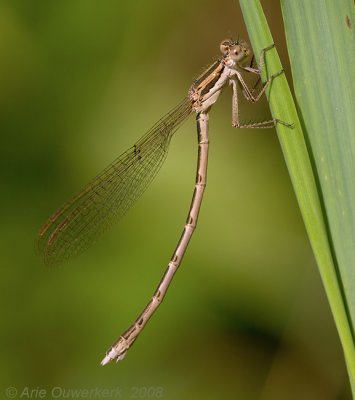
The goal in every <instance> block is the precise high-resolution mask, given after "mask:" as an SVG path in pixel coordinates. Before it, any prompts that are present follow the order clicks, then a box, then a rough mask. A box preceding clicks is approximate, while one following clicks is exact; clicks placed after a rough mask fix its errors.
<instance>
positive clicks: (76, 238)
mask: <svg viewBox="0 0 355 400" xmlns="http://www.w3.org/2000/svg"><path fill="white" fill-rule="evenodd" d="M272 47H273V45H271V46H269V47H267V48H265V49H263V50H262V52H261V54H260V59H259V65H258V66H253V63H250V64H249V65H247V63H246V61H247V59H248V58H249V56H251V51H250V49H249V46H248V45H247V43H245V42H244V41H240V40H236V41H234V40H232V39H226V40H224V41H222V43H221V45H220V50H221V52H222V56H221V57H220V58H219V59H218V60H217V61H216V62H214V63H213V64H212V65H211V66H210V67H209V68H208V69H207V70H206V71H205V72H204V73H203V74H202V75H201V76H200V77H199V78H198V79H196V80H195V81H194V83H193V84H192V86H191V87H190V89H189V91H188V95H187V97H186V98H185V99H184V100H183V101H182V102H181V103H180V104H179V105H178V106H176V107H175V108H174V109H173V110H172V111H170V112H169V113H168V114H166V115H165V116H164V117H163V118H162V119H161V120H160V121H158V122H157V123H156V124H155V125H154V126H153V127H152V128H151V129H150V130H149V131H148V132H147V133H146V134H145V135H144V136H143V137H142V138H141V139H140V140H139V141H138V142H137V143H136V144H135V145H134V146H133V147H132V148H130V149H129V150H127V151H126V152H125V153H123V154H122V155H121V156H120V157H118V158H117V159H116V160H115V161H114V162H113V163H112V164H110V165H109V166H108V167H107V168H105V169H104V170H103V171H102V172H101V174H99V175H97V176H96V177H95V178H94V179H93V180H92V181H91V182H89V183H88V184H87V185H86V186H84V187H83V188H82V189H81V190H80V191H79V192H78V193H77V194H76V195H75V196H74V197H72V198H71V199H70V200H69V201H68V202H66V203H65V204H64V205H63V207H61V208H60V209H58V210H57V211H56V212H55V213H54V214H53V215H52V216H51V217H50V218H49V219H48V221H47V222H46V223H45V224H44V225H43V226H42V228H41V229H40V231H39V237H38V241H37V248H38V250H39V252H40V253H41V255H42V256H43V259H44V262H45V263H47V264H59V263H62V262H64V261H66V260H67V259H69V258H70V257H72V256H75V255H77V254H78V253H80V252H82V251H83V250H85V249H86V248H87V247H88V246H89V245H90V244H92V242H93V241H94V240H95V239H96V238H97V237H98V236H99V235H100V234H101V233H102V232H104V231H105V230H106V229H107V228H108V227H109V226H110V225H111V224H112V223H113V222H114V221H116V220H118V219H119V218H120V217H122V216H123V214H125V212H126V211H127V210H128V209H129V208H130V207H131V206H132V205H133V204H134V202H135V201H136V200H137V199H138V198H139V197H140V195H141V194H142V193H143V192H144V190H145V189H146V188H147V186H148V185H149V183H150V182H151V181H152V180H153V178H154V177H155V175H156V174H157V172H158V170H159V168H160V166H161V164H162V163H163V161H164V159H165V156H166V154H167V151H168V146H169V143H170V140H171V138H172V136H173V133H174V132H175V131H176V129H177V128H178V127H179V125H180V124H181V123H182V122H183V121H184V120H185V119H186V118H187V117H188V116H189V115H190V114H191V113H196V120H197V136H198V163H197V174H196V182H195V189H194V193H193V196H192V201H191V205H190V209H189V212H188V216H187V220H186V224H185V226H184V229H183V232H182V235H181V237H180V240H179V242H178V244H177V246H176V249H175V251H174V253H173V255H172V257H171V259H170V262H169V264H168V267H167V269H166V272H165V274H164V276H163V278H162V279H161V282H160V283H159V285H158V287H157V289H156V291H155V293H154V295H153V297H152V298H151V300H150V302H149V303H148V305H147V306H146V307H145V308H144V310H143V311H142V313H141V314H140V315H139V316H138V318H137V319H136V321H135V322H134V323H133V324H132V325H131V326H130V327H129V328H128V329H127V330H126V331H125V332H124V333H123V334H122V335H121V336H120V337H119V338H118V340H117V341H116V342H115V343H114V344H113V345H112V346H111V348H110V349H109V350H108V351H107V353H106V356H105V358H104V359H103V360H102V362H101V364H102V365H105V364H107V363H109V362H110V361H112V360H117V361H119V360H122V359H123V358H124V356H125V355H126V353H127V350H128V349H129V348H130V347H131V346H132V344H133V343H134V341H135V340H136V338H137V336H138V335H139V333H140V332H141V331H142V329H143V328H144V326H145V325H146V323H147V322H148V320H149V319H150V317H151V316H152V315H153V313H154V311H155V310H156V309H157V308H158V306H159V305H160V303H161V302H162V301H163V299H164V297H165V294H166V291H167V289H168V287H169V285H170V283H171V280H172V278H173V276H174V274H175V272H176V271H177V269H178V267H179V265H180V263H181V260H182V258H183V256H184V254H185V251H186V249H187V246H188V243H189V241H190V239H191V236H192V233H193V232H194V230H195V228H196V224H197V218H198V215H199V211H200V206H201V202H202V197H203V193H204V191H205V186H206V174H207V158H208V117H209V115H208V113H209V111H210V109H211V107H212V106H213V104H214V103H215V102H216V101H217V99H218V97H219V95H220V94H221V92H222V90H223V89H224V88H225V87H226V86H228V85H231V86H232V89H233V103H232V123H233V126H234V127H236V128H270V127H273V126H275V123H276V122H281V121H279V120H276V119H271V120H268V121H263V122H257V123H249V124H246V125H243V124H241V123H240V119H239V107H238V105H239V102H238V93H239V92H241V93H242V94H243V96H244V97H245V98H246V100H248V101H250V102H256V101H258V100H259V99H260V97H261V96H262V95H263V93H264V92H265V90H266V88H267V87H268V85H269V84H270V82H271V81H272V80H273V79H274V78H275V77H276V76H278V75H279V74H280V73H282V72H283V71H280V72H278V73H277V74H274V75H272V76H270V77H269V78H268V79H267V80H266V82H265V83H264V84H263V85H262V86H261V89H260V90H259V92H255V90H253V88H249V87H248V85H247V83H246V81H245V79H244V77H243V76H244V74H245V73H251V74H256V75H257V76H258V77H259V78H260V75H261V71H262V69H263V66H264V60H265V52H266V51H267V50H269V49H271V48H272ZM282 123H283V122H282ZM283 124H285V125H287V126H289V124H286V123H283Z"/></svg>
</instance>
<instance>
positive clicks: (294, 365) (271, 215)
mask: <svg viewBox="0 0 355 400" xmlns="http://www.w3.org/2000/svg"><path fill="white" fill-rule="evenodd" d="M263 4H264V9H265V12H266V14H267V17H268V19H269V23H270V26H271V29H272V31H273V35H274V40H275V43H276V45H277V47H278V50H279V53H280V55H281V59H282V60H283V61H284V66H285V69H286V73H287V74H288V77H289V78H290V75H289V67H288V64H287V52H286V48H285V39H284V35H283V31H282V30H283V27H282V16H281V13H280V9H279V7H278V5H277V2H275V1H271V0H269V1H264V2H263ZM237 34H239V35H240V37H243V38H247V36H246V30H245V27H244V24H243V21H242V17H241V12H240V9H239V6H238V4H237V2H236V1H234V0H220V1H218V2H216V1H210V0H208V1H202V0H195V1H193V2H191V1H188V0H180V1H173V2H166V1H164V0H150V1H149V2H148V1H143V0H137V1H134V2H123V1H119V0H105V1H102V2H99V1H93V0H62V1H59V0H53V1H48V0H43V1H25V0H8V1H5V0H2V1H1V2H0V102H1V104H0V115H1V117H0V121H1V122H0V124H1V125H0V128H1V136H2V140H1V146H0V152H1V157H0V162H1V164H2V165H1V186H2V190H1V198H0V201H1V210H2V217H1V225H0V227H1V232H0V235H1V241H0V245H1V252H0V254H1V270H2V279H1V296H2V299H1V316H2V318H1V365H0V368H1V369H0V377H1V378H0V379H1V390H2V393H3V394H2V396H1V397H2V398H11V396H12V398H21V396H22V398H39V397H35V396H36V394H35V393H36V392H33V393H32V397H29V396H27V397H24V396H25V394H26V393H27V392H26V388H27V390H28V391H30V390H33V389H36V388H39V389H44V390H46V391H47V392H46V393H47V397H46V398H64V396H65V395H66V396H67V398H74V396H72V395H71V394H70V392H68V391H69V390H75V389H77V390H79V391H80V390H82V391H83V392H79V395H78V396H77V398H80V396H81V397H82V398H83V393H84V391H85V390H92V389H96V390H97V391H98V392H97V393H98V395H97V396H96V397H93V395H90V396H91V397H89V398H123V399H130V398H163V399H169V400H170V399H181V398H183V399H205V400H206V399H229V398H233V399H262V400H268V399H273V400H278V399H288V400H290V399H312V400H313V399H322V400H325V399H350V398H351V396H350V392H349V388H348V380H347V375H346V368H345V365H344V360H343V355H342V350H341V347H340V344H339V340H338V337H337V333H336V330H335V327H334V323H333V320H332V316H331V314H330V310H329V307H328V304H327V301H326V298H325V294H324V291H323V288H322V285H321V281H320V277H319V274H318V271H317V267H316V265H315V261H314V258H313V255H312V252H311V249H310V245H309V243H308V239H307V237H306V234H305V230H304V226H303V223H302V220H301V216H300V213H299V210H298V207H297V204H296V200H295V197H294V194H293V191H292V187H291V183H290V181H289V178H288V175H287V171H286V168H285V165H284V161H283V158H282V154H281V151H280V148H279V144H278V141H277V138H276V135H275V132H273V131H272V130H259V131H258V130H254V131H253V130H235V129H232V127H231V95H230V93H229V91H226V93H224V95H223V97H221V99H220V101H219V102H218V104H217V105H216V106H215V107H214V108H213V110H212V112H211V114H210V121H211V131H210V136H211V147H210V161H209V175H208V186H207V190H206V194H205V201H204V204H203V207H202V212H201V215H200V219H199V225H198V229H197V230H196V233H195V236H194V237H193V239H192V242H191V245H190V248H189V249H188V252H187V254H186V256H185V258H184V262H183V264H182V268H181V270H180V271H179V272H178V274H177V276H176V278H175V280H174V282H173V286H172V288H171V289H170V290H169V293H168V295H167V298H166V300H165V302H164V305H163V306H162V307H161V308H160V310H159V312H158V314H157V315H155V316H154V317H153V319H152V320H151V322H150V323H149V324H148V326H147V328H146V330H145V332H144V333H143V334H142V335H141V337H140V338H139V339H138V340H137V342H136V344H135V345H134V346H133V347H132V349H131V350H130V351H129V352H128V354H127V357H126V358H125V359H124V361H123V362H121V363H119V364H117V365H109V366H107V367H101V366H100V361H101V359H102V358H103V356H104V353H105V351H106V350H107V349H108V347H109V346H110V345H111V344H112V342H113V341H114V340H115V339H116V338H117V336H118V335H119V334H120V333H121V332H122V331H123V330H125V329H126V328H127V327H128V326H129V324H130V323H131V322H133V320H134V319H135V318H136V316H137V314H138V312H139V311H140V310H141V309H142V308H143V306H145V304H146V303H147V301H148V300H149V298H150V296H151V295H152V293H153V291H154V289H155V287H156V285H157V284H158V282H159V280H160V278H161V275H162V274H163V271H164V270H165V268H166V264H167V262H168V261H169V257H170V255H171V253H172V251H173V250H174V247H175V245H176V242H177V240H178V238H179V236H180V232H181V230H182V227H183V224H184V221H185V217H186V213H187V210H188V206H189V204H190V199H191V195H192V190H193V184H194V177H195V166H196V155H197V146H196V129H195V122H194V118H193V117H191V118H190V120H189V121H188V122H187V123H185V124H184V125H183V127H182V128H180V130H179V131H178V133H176V135H175V137H174V138H173V141H172V143H171V149H170V153H169V156H168V159H167V161H166V162H165V165H164V166H163V168H162V170H161V171H160V173H159V175H158V177H157V179H156V180H155V181H154V182H153V184H152V185H151V186H150V188H149V189H148V191H147V192H146V193H145V194H144V196H143V197H142V199H141V200H140V201H139V202H138V203H137V205H136V206H135V207H134V208H133V209H132V210H131V211H130V212H129V213H128V215H127V216H126V217H125V218H124V219H123V220H122V221H121V222H120V224H118V225H117V227H115V228H114V229H112V230H111V231H110V232H108V233H107V234H106V235H105V236H104V237H103V238H102V239H101V240H100V241H99V242H98V243H97V244H96V245H95V246H93V247H92V248H91V249H90V250H89V251H87V252H86V253H85V254H83V255H82V256H80V257H78V258H76V259H74V260H73V261H72V262H70V263H69V264H68V265H65V266H63V267H61V268H55V269H50V268H46V267H44V266H43V264H42V261H41V259H40V258H38V257H36V255H35V252H34V239H35V236H36V233H37V230H38V228H39V226H40V225H41V224H42V223H43V222H44V220H45V219H46V218H47V217H48V216H49V215H50V214H51V212H53V211H54V210H55V209H56V208H57V207H59V206H60V205H61V203H63V202H64V201H65V200H67V198H68V197H69V196H70V195H71V194H73V193H74V192H75V191H76V190H77V189H78V188H80V187H81V186H82V185H83V184H84V183H86V182H87V181H88V180H89V179H90V178H91V177H92V176H94V175H95V174H96V173H98V172H99V171H100V170H101V169H102V168H104V167H105V166H106V165H107V164H108V163H110V162H111V161H112V160H113V159H114V158H115V157H116V156H118V155H119V154H120V153H121V152H122V151H124V150H125V149H126V148H128V147H130V146H131V145H132V144H133V143H134V142H135V141H136V140H137V139H138V138H139V137H140V136H141V135H142V134H143V133H144V132H145V130H147V129H148V128H149V127H150V126H152V125H153V124H154V123H155V122H156V120H158V119H159V118H160V117H161V116H162V115H164V114H165V113H166V112H168V111H169V109H171V108H173V107H174V106H175V105H176V104H177V103H178V102H179V101H180V100H181V99H182V98H183V97H184V96H185V94H186V92H187V90H188V88H189V85H190V84H191V82H192V80H193V78H194V77H196V76H198V75H199V74H200V73H201V72H202V71H203V69H204V68H205V67H206V66H208V65H209V63H211V62H212V61H213V60H214V57H215V56H216V55H218V52H219V43H220V41H221V40H222V39H224V38H226V37H231V36H234V37H236V36H237ZM257 110H258V111H257V113H256V115H255V114H253V110H251V111H247V112H248V113H249V112H250V113H251V114H250V115H254V117H253V118H255V119H260V115H261V114H263V113H264V112H266V110H260V109H257ZM260 113H261V114H260ZM248 115H249V114H248ZM9 387H13V388H15V390H17V393H16V391H12V392H11V390H9V389H7V388H9ZM53 388H59V389H56V391H54V392H52V390H53ZM116 388H118V389H117V391H116V392H115V390H116ZM111 389H113V390H114V392H112V394H111V395H106V394H105V393H106V392H104V390H111ZM24 390H25V392H23V391H24ZM100 390H101V392H100ZM13 393H15V396H13ZM100 393H101V394H100Z"/></svg>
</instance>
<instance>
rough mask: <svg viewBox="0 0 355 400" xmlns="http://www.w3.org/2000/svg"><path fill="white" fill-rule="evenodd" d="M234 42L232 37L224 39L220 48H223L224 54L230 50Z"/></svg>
mask: <svg viewBox="0 0 355 400" xmlns="http://www.w3.org/2000/svg"><path fill="white" fill-rule="evenodd" d="M232 42H233V41H232V39H225V40H222V42H221V44H220V45H219V49H220V50H221V53H222V54H226V53H227V52H228V51H229V49H230V47H231V45H232Z"/></svg>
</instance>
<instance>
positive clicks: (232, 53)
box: [219, 39, 250, 63]
mask: <svg viewBox="0 0 355 400" xmlns="http://www.w3.org/2000/svg"><path fill="white" fill-rule="evenodd" d="M219 48H220V50H221V53H222V54H223V56H224V57H225V59H230V60H231V61H233V62H235V63H239V62H240V61H243V60H244V59H245V58H247V57H248V56H249V55H250V49H249V46H248V44H247V43H246V42H244V41H243V40H239V39H238V40H233V39H225V40H223V41H222V42H221V44H220V47H219Z"/></svg>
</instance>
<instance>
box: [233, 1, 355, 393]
mask: <svg viewBox="0 0 355 400" xmlns="http://www.w3.org/2000/svg"><path fill="white" fill-rule="evenodd" d="M240 5H241V8H242V12H243V15H244V19H245V22H246V25H247V29H248V33H249V37H250V40H251V43H252V46H253V50H254V54H260V52H261V50H262V49H263V48H265V47H267V46H269V45H270V44H271V43H273V39H272V37H271V33H270V31H269V28H268V26H267V22H266V19H265V16H264V14H263V11H262V8H261V5H260V2H259V1H257V0H240ZM282 6H283V15H284V21H285V27H286V37H287V44H288V51H289V55H290V60H291V67H292V75H293V83H294V87H295V93H296V100H297V104H298V111H299V115H297V111H296V107H295V105H294V102H293V99H292V96H291V93H290V90H289V87H288V84H287V81H286V78H285V76H284V75H281V76H279V77H277V78H276V79H275V80H274V81H273V84H272V87H271V88H270V90H269V96H268V97H269V103H270V109H271V112H272V114H273V116H274V118H278V119H281V120H283V121H286V122H292V123H294V128H293V129H290V128H287V127H285V126H283V125H280V124H278V126H277V132H278V137H279V140H280V143H281V147H282V151H283V153H284V157H285V160H286V163H287V167H288V170H289V174H290V177H291V180H292V183H293V187H294V190H295V194H296V196H297V200H298V203H299V206H300V209H301V213H302V216H303V220H304V223H305V226H306V229H307V233H308V236H309V239H310V242H311V245H312V249H313V252H314V254H315V257H316V260H317V264H318V267H319V270H320V274H321V277H322V280H323V284H324V287H325V290H326V293H327V297H328V300H329V303H330V306H331V310H332V313H333V316H334V320H335V323H336V326H337V329H338V333H339V337H340V340H341V343H342V346H343V350H344V354H345V359H346V363H347V367H348V372H349V375H350V380H351V383H352V386H353V390H354V387H355V386H354V382H355V349H354V335H353V333H354V325H353V321H354V320H355V290H354V289H355V279H354V278H355V273H354V268H355V249H354V247H355V214H354V211H353V208H352V205H353V204H355V185H354V182H355V179H354V171H355V169H354V166H355V165H354V163H355V137H354V128H355V100H354V82H355V68H354V66H355V42H354V33H353V28H352V27H351V23H354V21H355V18H354V7H353V6H352V4H351V1H350V0H339V1H336V2H334V1H333V0H322V1H316V0H313V1H307V2H297V1H294V0H284V1H283V2H282ZM340 11H341V12H340ZM266 64H267V66H268V68H267V72H268V76H270V74H273V73H275V72H277V71H278V70H280V68H281V63H280V60H279V57H278V55H277V51H276V49H272V50H270V51H268V52H267V55H266ZM264 78H265V77H264ZM304 135H306V137H307V143H309V147H308V149H309V150H308V149H307V146H306V143H305V139H304ZM310 155H311V157H310ZM311 159H312V162H311Z"/></svg>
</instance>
